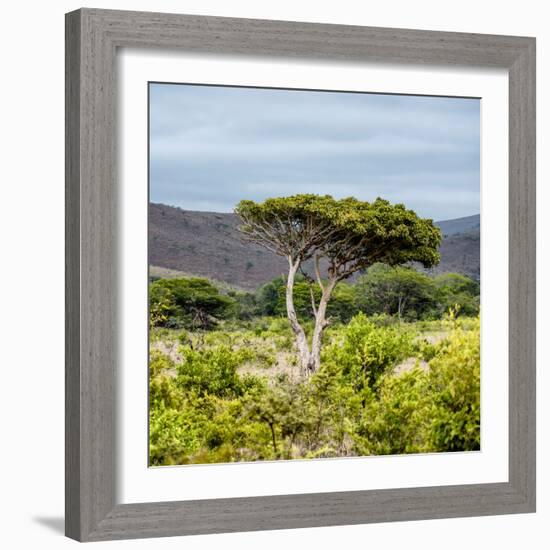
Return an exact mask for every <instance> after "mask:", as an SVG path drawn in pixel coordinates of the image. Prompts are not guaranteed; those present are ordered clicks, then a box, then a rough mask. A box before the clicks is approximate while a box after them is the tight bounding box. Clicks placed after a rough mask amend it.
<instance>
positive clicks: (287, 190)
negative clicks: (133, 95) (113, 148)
mask: <svg viewBox="0 0 550 550" xmlns="http://www.w3.org/2000/svg"><path fill="white" fill-rule="evenodd" d="M479 117H480V113H479V100H476V99H461V98H441V97H419V96H399V95H380V94H365V93H341V92H310V91H297V90H272V89H254V88H234V87H218V86H196V85H177V84H152V85H151V88H150V153H151V159H150V161H151V164H150V166H151V178H150V186H151V189H150V191H151V193H150V195H151V200H152V201H153V202H162V203H166V204H172V205H176V206H180V207H182V208H185V209H188V210H209V211H218V212H230V211H232V210H233V208H234V206H235V204H236V203H237V202H238V201H239V200H241V199H243V198H248V199H253V200H263V199H265V198H267V197H270V196H284V195H289V194H295V193H305V192H308V193H322V194H325V193H328V194H332V195H333V196H335V197H344V196H350V195H353V196H356V197H357V198H360V199H363V200H372V199H374V198H376V197H377V196H382V197H384V198H387V199H389V200H391V201H392V202H403V203H405V204H406V205H407V206H408V207H410V208H413V209H415V210H416V211H417V212H418V213H419V214H421V215H423V216H428V217H431V218H434V219H449V218H454V217H460V216H466V215H470V214H474V213H478V212H479V182H480V172H479V169H480V156H479V152H480V130H479V125H480V118H479Z"/></svg>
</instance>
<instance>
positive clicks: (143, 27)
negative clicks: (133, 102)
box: [66, 9, 535, 540]
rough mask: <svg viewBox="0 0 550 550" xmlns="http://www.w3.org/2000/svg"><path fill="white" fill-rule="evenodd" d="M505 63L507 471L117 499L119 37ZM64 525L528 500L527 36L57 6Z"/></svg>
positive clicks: (517, 504)
mask: <svg viewBox="0 0 550 550" xmlns="http://www.w3.org/2000/svg"><path fill="white" fill-rule="evenodd" d="M136 46H138V47H144V48H172V49H180V50H186V51H196V52H204V53H215V54H236V53H238V54H244V55H247V56H269V57H284V58H290V57H292V58H295V57H300V58H304V59H329V60H330V59H332V60H335V61H337V62H346V63H348V62H350V63H355V62H361V61H369V62H372V61H377V62H383V63H413V64H447V65H462V66H470V67H472V66H475V67H504V68H507V69H508V70H509V82H510V181H509V183H510V272H509V281H510V287H509V288H510V290H509V293H510V323H509V324H510V349H509V358H510V366H509V368H510V407H509V410H510V426H509V441H510V463H509V482H507V483H496V484H481V485H463V486H452V487H424V488H413V489H391V490H390V489H388V490H380V491H352V492H336V493H324V494H321V493H316V494H307V495H283V496H267V497H250V498H233V499H214V500H203V501H186V502H162V503H143V504H117V503H116V502H115V493H114V487H115V481H116V479H115V462H114V450H115V444H114V443H115V441H114V438H115V422H116V418H115V402H114V400H115V391H114V389H115V379H116V357H117V349H116V334H115V326H116V324H115V321H116V284H115V267H114V266H116V263H117V251H116V235H115V230H116V225H117V205H116V196H117V181H116V165H115V143H116V128H115V115H116V113H115V56H116V48H118V47H136ZM66 71H67V73H66V80H67V85H66V114H67V126H66V128H67V130H66V525H67V527H66V534H67V535H68V536H70V537H72V538H74V539H77V540H109V539H123V538H136V537H157V536H174V535H185V534H198V533H220V532H233V531H244V530H262V529H290V528H299V527H313V526H322V525H346V524H347V525H351V524H358V523H370V522H381V521H404V520H416V519H429V518H442V517H457V516H474V515H488V514H510V513H520V512H532V511H534V510H535V41H534V39H533V38H524V37H513V36H494V35H479V34H466V33H444V32H432V31H418V30H406V29H382V28H371V27H357V26H342V25H326V24H311V23H297V22H285V21H260V20H252V19H233V18H218V17H201V16H189V15H174V14H160V13H142V12H121V11H111V10H89V9H84V10H79V11H77V12H72V13H70V14H68V15H67V17H66Z"/></svg>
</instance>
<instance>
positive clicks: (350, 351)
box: [323, 313, 412, 388]
mask: <svg viewBox="0 0 550 550" xmlns="http://www.w3.org/2000/svg"><path fill="white" fill-rule="evenodd" d="M342 334H343V337H342V338H341V340H340V341H336V342H335V343H333V344H332V345H331V346H329V347H327V348H326V349H325V351H324V354H323V359H324V361H330V362H334V363H335V364H336V365H338V367H339V368H340V369H341V370H342V372H343V374H344V375H345V376H346V377H348V378H349V379H350V380H352V381H353V383H354V384H355V385H356V386H357V387H358V388H361V387H363V385H365V384H366V385H368V386H369V387H371V388H374V387H375V386H376V383H377V381H378V379H379V378H380V376H381V375H382V374H384V372H386V371H387V370H388V369H389V368H391V367H392V366H394V365H395V364H396V363H397V362H398V361H400V360H401V359H404V358H405V357H407V355H408V354H409V353H410V352H411V350H412V339H411V337H410V335H409V333H408V332H405V331H402V330H401V331H400V330H399V329H398V328H394V327H378V326H376V325H375V324H374V323H373V322H372V321H370V320H369V319H368V317H367V316H366V315H365V314H363V313H359V314H358V315H356V316H355V317H354V318H353V319H352V320H351V321H350V323H349V324H348V325H347V326H346V327H345V328H344V329H343V330H342Z"/></svg>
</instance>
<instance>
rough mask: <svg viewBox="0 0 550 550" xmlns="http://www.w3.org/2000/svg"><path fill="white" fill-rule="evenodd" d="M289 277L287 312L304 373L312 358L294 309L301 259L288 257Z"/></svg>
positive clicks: (287, 284)
mask: <svg viewBox="0 0 550 550" xmlns="http://www.w3.org/2000/svg"><path fill="white" fill-rule="evenodd" d="M288 265H289V269H288V278H287V281H286V312H287V316H288V320H289V322H290V326H291V328H292V332H294V337H295V339H296V346H297V348H298V354H299V356H300V366H301V367H302V371H303V372H304V374H307V370H308V364H309V360H310V352H309V346H308V343H307V338H306V333H305V332H304V329H303V328H302V326H301V325H300V323H299V322H298V317H297V315H296V310H295V309H294V279H295V277H296V272H297V271H298V268H299V267H300V260H296V261H295V262H293V261H292V258H290V257H289V258H288Z"/></svg>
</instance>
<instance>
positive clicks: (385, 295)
mask: <svg viewBox="0 0 550 550" xmlns="http://www.w3.org/2000/svg"><path fill="white" fill-rule="evenodd" d="M237 213H239V215H240V216H241V219H242V220H243V225H242V231H243V235H244V238H245V239H248V240H254V242H256V243H263V244H264V245H265V246H266V248H269V249H270V250H273V251H275V252H276V253H278V254H280V255H282V256H285V257H287V259H288V266H289V269H288V273H285V274H284V275H281V276H280V277H277V278H275V279H273V280H272V281H270V282H268V283H266V284H264V285H263V286H261V287H260V288H258V289H257V290H256V291H254V292H245V291H241V290H237V289H230V288H227V286H226V287H225V288H220V287H219V286H217V285H215V284H214V283H213V282H211V281H209V280H207V279H201V278H192V277H189V278H176V279H158V280H155V281H152V282H151V283H150V293H149V297H150V300H149V301H150V341H151V345H150V463H151V465H170V464H189V463H211V462H234V461H256V460H280V459H295V458H330V457H343V456H362V455H379V454H402V453H421V452H439V451H468V450H478V449H479V448H480V440H479V437H480V430H479V427H480V426H479V424H480V409H479V399H480V392H479V389H480V385H479V384H480V368H479V367H480V365H479V349H480V345H479V285H478V283H477V282H476V281H473V280H471V279H469V278H468V277H465V276H463V275H460V274H457V273H447V274H444V275H438V276H431V275H429V274H426V273H424V272H422V271H419V270H418V269H415V267H413V265H414V266H417V265H418V264H422V265H424V266H425V267H430V266H432V265H434V264H435V263H437V260H438V252H437V248H438V244H439V242H440V235H439V233H438V230H437V228H435V227H434V226H433V224H432V223H431V220H423V219H421V218H418V217H417V216H416V214H415V213H414V212H412V211H410V210H407V209H405V208H404V207H403V206H401V205H390V204H389V203H387V202H386V201H382V200H377V201H375V202H373V203H363V202H360V201H357V200H356V199H345V200H343V201H336V200H334V199H332V197H318V196H315V195H299V196H295V197H288V198H283V199H269V200H268V201H265V202H264V203H260V204H258V203H253V202H251V201H243V202H241V203H240V204H239V205H238V207H237ZM307 260H313V265H314V266H315V270H314V271H315V273H314V276H310V275H308V273H306V272H305V271H304V270H303V269H302V268H303V264H304V262H306V261H307ZM413 262H416V263H415V264H413Z"/></svg>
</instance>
